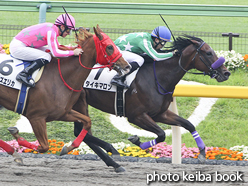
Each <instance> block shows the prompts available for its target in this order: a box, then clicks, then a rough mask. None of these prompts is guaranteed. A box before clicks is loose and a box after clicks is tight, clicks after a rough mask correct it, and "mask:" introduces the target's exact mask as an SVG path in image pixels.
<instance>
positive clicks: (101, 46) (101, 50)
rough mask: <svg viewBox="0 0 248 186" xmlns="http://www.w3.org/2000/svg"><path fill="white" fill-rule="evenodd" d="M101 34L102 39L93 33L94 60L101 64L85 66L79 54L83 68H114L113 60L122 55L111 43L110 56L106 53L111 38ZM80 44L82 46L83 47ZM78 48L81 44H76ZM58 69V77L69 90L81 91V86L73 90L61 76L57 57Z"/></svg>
mask: <svg viewBox="0 0 248 186" xmlns="http://www.w3.org/2000/svg"><path fill="white" fill-rule="evenodd" d="M101 34H102V36H103V39H102V40H100V39H99V38H98V37H97V36H96V35H93V38H94V42H95V46H96V51H97V60H96V63H97V62H98V63H99V62H101V64H103V63H104V64H103V65H102V66H100V67H94V68H91V67H86V66H84V65H83V64H82V61H81V56H82V54H81V55H79V64H80V65H81V66H82V67H83V68H86V69H99V68H106V67H108V68H110V69H112V68H114V67H113V66H114V64H115V62H116V61H117V60H118V59H119V58H120V57H121V56H122V54H121V53H120V51H119V50H118V48H117V47H116V46H115V45H113V47H114V53H113V54H112V55H110V56H108V55H107V53H106V51H105V49H106V47H107V45H108V44H109V42H111V43H112V40H111V39H110V38H109V37H108V36H107V35H106V34H105V33H103V32H102V33H101ZM87 42H88V40H87V41H86V42H85V43H84V44H83V46H84V45H85V44H86V43H87ZM83 46H82V47H83ZM78 47H79V48H82V47H81V46H78ZM58 70H59V75H60V78H61V79H62V81H63V83H64V85H65V86H66V87H67V88H68V89H69V90H71V91H73V92H81V91H82V89H83V87H82V88H81V89H80V90H75V89H73V88H72V87H71V86H69V85H68V84H67V83H66V82H65V80H64V78H63V76H62V73H61V68H60V59H59V58H58Z"/></svg>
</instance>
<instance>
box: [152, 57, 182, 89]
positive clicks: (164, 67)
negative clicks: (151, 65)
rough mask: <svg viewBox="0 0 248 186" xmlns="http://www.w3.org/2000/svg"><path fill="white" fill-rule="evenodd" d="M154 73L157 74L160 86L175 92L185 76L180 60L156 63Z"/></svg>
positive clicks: (172, 59) (174, 59)
mask: <svg viewBox="0 0 248 186" xmlns="http://www.w3.org/2000/svg"><path fill="white" fill-rule="evenodd" d="M153 70H154V69H153ZM154 72H156V76H157V79H158V82H159V84H160V85H161V86H162V87H165V88H166V90H167V91H173V90H174V88H175V86H176V85H177V83H178V82H179V81H180V80H181V79H182V78H183V76H184V74H185V72H184V71H183V70H182V69H181V68H180V66H179V65H178V58H171V59H168V60H166V61H161V62H156V65H155V71H154Z"/></svg>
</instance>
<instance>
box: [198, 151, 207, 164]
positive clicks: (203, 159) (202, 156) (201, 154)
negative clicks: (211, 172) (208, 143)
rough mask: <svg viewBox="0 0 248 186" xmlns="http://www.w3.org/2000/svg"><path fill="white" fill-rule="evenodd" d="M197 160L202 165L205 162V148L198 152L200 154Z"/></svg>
mask: <svg viewBox="0 0 248 186" xmlns="http://www.w3.org/2000/svg"><path fill="white" fill-rule="evenodd" d="M198 160H199V161H200V163H202V164H204V163H205V161H206V153H205V148H204V149H202V150H200V154H199V156H198Z"/></svg>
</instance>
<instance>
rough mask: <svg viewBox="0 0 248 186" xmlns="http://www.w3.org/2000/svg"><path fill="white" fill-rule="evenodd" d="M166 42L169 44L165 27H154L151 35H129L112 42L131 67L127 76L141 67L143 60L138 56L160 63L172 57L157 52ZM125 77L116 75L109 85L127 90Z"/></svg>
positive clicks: (169, 39) (169, 34) (167, 31)
mask: <svg viewBox="0 0 248 186" xmlns="http://www.w3.org/2000/svg"><path fill="white" fill-rule="evenodd" d="M166 42H171V32H170V31H169V29H168V28H166V27H165V26H158V27H156V28H155V29H154V30H153V31H152V33H148V32H138V33H129V34H126V35H123V36H121V37H119V38H118V39H116V40H115V41H114V43H115V44H116V46H117V47H118V48H119V49H120V51H121V53H122V56H123V58H124V59H125V60H126V61H127V62H129V64H130V65H131V66H132V69H131V70H130V72H129V73H128V74H131V73H132V72H133V71H135V70H136V69H137V68H139V67H141V66H142V65H143V63H144V58H143V57H141V56H140V55H138V54H143V53H146V54H147V55H148V56H149V57H151V58H152V59H153V60H155V61H161V60H165V59H168V58H170V57H172V56H173V53H172V52H169V53H159V52H158V51H159V50H160V49H161V48H163V47H164V45H165V44H166ZM128 74H126V75H128ZM126 75H125V76H119V75H118V74H117V75H116V76H114V77H113V79H112V80H111V84H112V85H116V86H119V87H123V88H129V87H128V85H126V84H125V83H124V81H125V78H126Z"/></svg>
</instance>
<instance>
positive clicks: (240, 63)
mask: <svg viewBox="0 0 248 186" xmlns="http://www.w3.org/2000/svg"><path fill="white" fill-rule="evenodd" d="M215 53H216V55H217V56H218V57H220V56H222V57H224V58H225V63H224V65H225V66H226V67H227V69H228V70H234V69H236V68H245V67H246V65H245V61H244V58H243V56H242V55H241V54H239V53H236V52H235V51H234V50H231V51H223V50H221V51H216V52H215Z"/></svg>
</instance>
